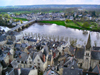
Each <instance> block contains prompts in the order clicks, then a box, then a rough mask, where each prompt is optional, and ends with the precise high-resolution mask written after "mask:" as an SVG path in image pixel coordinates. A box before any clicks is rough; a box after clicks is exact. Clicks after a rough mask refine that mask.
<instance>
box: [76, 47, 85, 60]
mask: <svg viewBox="0 0 100 75" xmlns="http://www.w3.org/2000/svg"><path fill="white" fill-rule="evenodd" d="M84 51H85V47H82V48H76V50H75V58H78V59H83V57H84Z"/></svg>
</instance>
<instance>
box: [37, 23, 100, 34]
mask: <svg viewBox="0 0 100 75" xmlns="http://www.w3.org/2000/svg"><path fill="white" fill-rule="evenodd" d="M38 22H39V23H49V24H57V25H62V26H65V27H69V28H74V29H79V30H89V31H97V32H100V29H99V28H98V26H97V24H96V23H95V22H89V26H88V27H87V26H86V27H83V22H79V21H78V22H76V21H70V22H65V21H38ZM93 24H94V25H93Z"/></svg>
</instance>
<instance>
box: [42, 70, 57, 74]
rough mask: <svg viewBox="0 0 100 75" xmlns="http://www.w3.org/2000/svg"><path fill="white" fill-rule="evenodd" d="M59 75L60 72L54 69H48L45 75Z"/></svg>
mask: <svg viewBox="0 0 100 75" xmlns="http://www.w3.org/2000/svg"><path fill="white" fill-rule="evenodd" d="M52 74H53V75H59V74H58V73H56V72H55V71H52V70H48V71H45V72H44V74H43V75H52Z"/></svg>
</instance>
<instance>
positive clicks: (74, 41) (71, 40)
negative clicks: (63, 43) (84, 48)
mask: <svg viewBox="0 0 100 75" xmlns="http://www.w3.org/2000/svg"><path fill="white" fill-rule="evenodd" d="M76 43H77V39H75V40H74V39H70V45H71V46H73V47H75V46H76Z"/></svg>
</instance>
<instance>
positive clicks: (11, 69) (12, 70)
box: [2, 67, 14, 75]
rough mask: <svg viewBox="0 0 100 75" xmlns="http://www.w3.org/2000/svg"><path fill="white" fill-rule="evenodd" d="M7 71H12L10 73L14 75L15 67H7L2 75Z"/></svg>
mask: <svg viewBox="0 0 100 75" xmlns="http://www.w3.org/2000/svg"><path fill="white" fill-rule="evenodd" d="M6 72H8V73H10V74H9V75H14V69H13V68H10V67H8V68H6V69H5V70H3V71H2V75H6Z"/></svg>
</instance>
